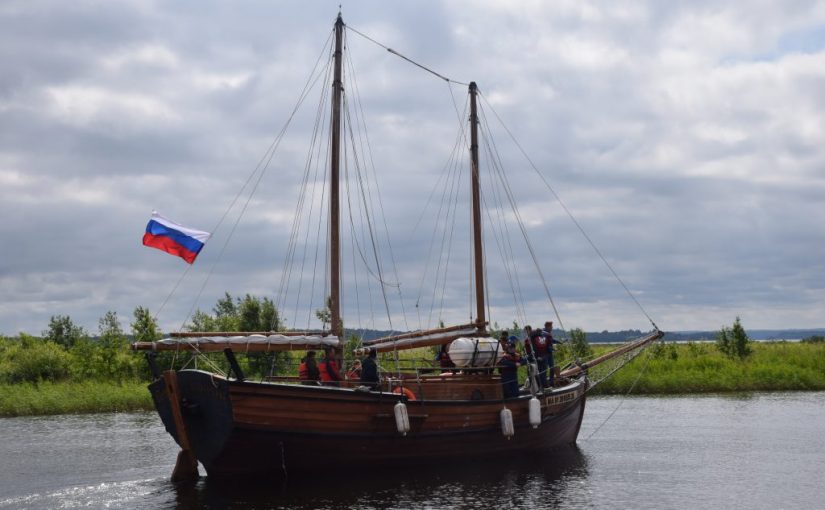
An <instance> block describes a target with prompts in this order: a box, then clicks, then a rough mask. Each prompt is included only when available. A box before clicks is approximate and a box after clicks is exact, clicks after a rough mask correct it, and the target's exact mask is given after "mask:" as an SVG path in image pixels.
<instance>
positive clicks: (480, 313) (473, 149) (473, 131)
mask: <svg viewBox="0 0 825 510" xmlns="http://www.w3.org/2000/svg"><path fill="white" fill-rule="evenodd" d="M477 95H478V87H477V86H476V82H474V81H473V82H470V161H471V164H472V172H473V176H472V188H473V193H472V194H473V254H474V256H473V259H474V262H475V283H476V285H475V287H476V322H477V323H478V324H479V330H480V332H482V333H483V331H484V329H485V327H484V323H485V322H487V319H486V317H485V314H484V258H483V257H484V254H483V249H482V243H481V193H480V192H479V178H478V111H477V109H476V96H477Z"/></svg>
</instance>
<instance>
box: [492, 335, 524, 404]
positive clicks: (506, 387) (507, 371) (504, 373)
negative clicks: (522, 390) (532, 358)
mask: <svg viewBox="0 0 825 510" xmlns="http://www.w3.org/2000/svg"><path fill="white" fill-rule="evenodd" d="M525 363H526V361H525V360H524V358H522V357H521V356H520V355H519V353H518V352H516V342H515V341H509V340H508V342H507V344H505V347H504V356H503V357H502V358H501V360H500V361H499V362H498V365H499V368H498V372H499V373H500V374H501V390H502V393H504V398H513V397H517V396H518V367H519V366H520V365H524V364H525Z"/></svg>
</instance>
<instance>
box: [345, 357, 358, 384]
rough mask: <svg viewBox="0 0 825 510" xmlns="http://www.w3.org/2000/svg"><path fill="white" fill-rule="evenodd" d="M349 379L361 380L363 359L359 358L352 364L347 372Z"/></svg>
mask: <svg viewBox="0 0 825 510" xmlns="http://www.w3.org/2000/svg"><path fill="white" fill-rule="evenodd" d="M347 379H348V380H350V381H360V380H361V360H360V359H357V360H355V361H353V362H352V366H351V367H350V369H349V372H347Z"/></svg>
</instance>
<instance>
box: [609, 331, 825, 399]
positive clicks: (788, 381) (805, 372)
mask: <svg viewBox="0 0 825 510" xmlns="http://www.w3.org/2000/svg"><path fill="white" fill-rule="evenodd" d="M751 347H752V348H753V353H752V354H751V355H750V356H748V357H747V358H745V359H744V360H741V361H740V360H739V359H735V358H730V357H728V356H725V355H724V354H722V353H720V352H719V350H718V349H717V348H716V346H715V345H714V344H711V343H687V344H672V343H671V344H660V345H655V346H653V347H652V348H650V349H648V351H647V352H645V353H642V354H641V355H640V356H639V357H637V358H636V359H635V360H633V361H632V362H631V363H629V364H628V365H627V366H625V367H624V368H622V369H621V370H619V371H618V372H616V373H615V374H613V376H612V377H610V378H609V379H607V380H605V381H603V382H602V383H601V384H599V385H598V386H597V387H596V388H594V390H593V392H594V393H596V394H623V393H626V392H627V391H628V390H629V389H630V388H631V386H632V385H633V383H634V381H636V379H637V378H638V382H636V385H635V386H634V387H633V391H632V393H633V394H681V393H717V392H737V391H792V390H802V391H806V390H807V391H822V390H825V345H823V344H806V343H789V342H764V343H763V342H753V343H751ZM603 348H604V347H600V348H599V349H600V350H601V349H603ZM640 374H641V375H640Z"/></svg>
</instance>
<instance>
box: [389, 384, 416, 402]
mask: <svg viewBox="0 0 825 510" xmlns="http://www.w3.org/2000/svg"><path fill="white" fill-rule="evenodd" d="M402 391H403V392H404V396H406V397H407V400H415V393H413V392H412V390H410V389H409V388H402V387H401V386H396V387H395V389H393V390H392V392H393V393H396V394H399V395H400V394H401V392H402Z"/></svg>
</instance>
